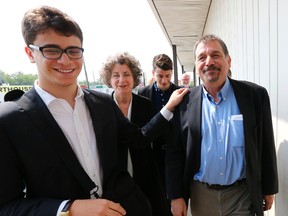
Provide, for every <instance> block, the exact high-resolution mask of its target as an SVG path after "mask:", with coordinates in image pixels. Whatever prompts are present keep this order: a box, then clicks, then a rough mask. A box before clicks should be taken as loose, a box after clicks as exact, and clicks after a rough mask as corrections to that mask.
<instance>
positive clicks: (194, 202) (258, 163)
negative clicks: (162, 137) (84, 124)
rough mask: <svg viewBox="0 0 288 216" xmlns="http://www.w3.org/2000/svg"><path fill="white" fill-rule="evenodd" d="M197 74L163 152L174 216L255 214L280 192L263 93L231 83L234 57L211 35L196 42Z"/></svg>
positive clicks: (259, 214)
mask: <svg viewBox="0 0 288 216" xmlns="http://www.w3.org/2000/svg"><path fill="white" fill-rule="evenodd" d="M194 54H195V67H196V71H197V73H198V74H199V76H200V78H201V80H202V82H203V85H200V86H197V87H194V88H191V89H190V91H189V94H187V96H186V97H185V99H184V100H183V101H182V102H181V104H180V105H179V109H177V110H175V112H174V117H173V122H174V130H173V131H171V133H170V134H171V136H172V137H171V139H169V140H170V141H171V142H169V144H168V148H167V176H168V177H169V178H167V190H168V197H169V198H171V199H172V202H171V204H172V213H173V215H174V216H182V215H186V214H187V206H186V202H187V201H188V199H190V207H191V213H192V215H193V216H200V215H201V216H202V215H209V216H216V215H225V216H226V215H227V216H228V215H246V216H248V215H251V216H252V215H253V216H254V215H257V216H263V215H264V213H263V210H264V211H266V210H268V209H270V208H271V206H272V204H273V200H274V194H276V193H277V192H278V177H277V166H276V153H275V143H274V135H273V127H272V118H271V110H270V102H269V96H268V93H267V91H266V89H265V88H263V87H261V86H259V85H256V84H254V83H251V82H245V81H237V80H233V79H231V78H229V77H228V71H229V68H230V66H231V58H230V55H229V52H228V49H227V47H226V45H225V43H224V42H223V41H222V40H221V39H220V38H218V37H217V36H214V35H206V36H203V37H202V38H200V39H199V41H198V42H197V43H196V45H195V48H194Z"/></svg>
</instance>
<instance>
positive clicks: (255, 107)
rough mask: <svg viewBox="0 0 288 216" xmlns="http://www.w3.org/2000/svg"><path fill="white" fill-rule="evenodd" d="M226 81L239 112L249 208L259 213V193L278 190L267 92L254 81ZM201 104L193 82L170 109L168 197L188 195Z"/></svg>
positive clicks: (199, 89)
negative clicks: (172, 129) (192, 85)
mask: <svg viewBox="0 0 288 216" xmlns="http://www.w3.org/2000/svg"><path fill="white" fill-rule="evenodd" d="M230 81H231V85H232V87H233V90H234V93H235V97H236V100H237V103H238V106H239V109H240V112H241V114H242V115H243V124H244V135H245V161H246V178H247V183H248V188H249V192H250V195H251V198H252V203H253V208H254V210H255V212H256V214H257V215H258V216H259V215H263V205H262V201H263V199H262V195H265V194H266V195H269V194H276V193H277V192H278V177H277V167H276V153H275V144H274V135H273V128H272V119H271V110H270V101H269V96H268V93H267V91H266V89H264V88H263V87H260V86H258V85H256V84H253V83H250V82H244V81H236V80H232V79H231V80H230ZM201 106H202V86H197V87H194V88H191V89H190V90H189V93H188V94H187V95H185V97H184V99H183V101H182V103H181V104H180V106H179V107H178V108H177V109H176V110H175V111H174V118H173V119H174V127H175V128H174V131H173V137H172V139H173V140H171V142H170V143H169V145H168V148H167V185H168V189H167V190H168V196H169V198H171V199H175V198H179V197H183V198H185V199H186V200H187V199H188V198H189V194H188V193H189V187H190V184H191V181H192V179H193V176H194V175H195V173H196V172H197V171H198V170H199V167H200V160H201V115H202V111H201V110H202V109H201ZM170 134H172V133H170ZM192 196H193V195H192Z"/></svg>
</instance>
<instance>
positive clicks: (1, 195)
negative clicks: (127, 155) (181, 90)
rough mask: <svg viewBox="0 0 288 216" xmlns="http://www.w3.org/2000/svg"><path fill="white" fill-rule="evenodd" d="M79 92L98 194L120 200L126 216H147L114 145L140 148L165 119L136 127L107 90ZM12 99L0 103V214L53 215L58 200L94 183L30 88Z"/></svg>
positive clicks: (83, 194) (84, 195)
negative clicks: (99, 181)
mask: <svg viewBox="0 0 288 216" xmlns="http://www.w3.org/2000/svg"><path fill="white" fill-rule="evenodd" d="M84 94H85V96H84V98H85V101H86V103H87V106H88V108H89V111H90V115H91V118H92V121H93V126H94V131H95V135H96V139H97V148H98V151H99V160H100V164H101V166H102V169H103V198H107V199H110V200H113V201H115V202H119V203H120V204H121V205H122V206H123V207H124V208H125V209H126V210H127V215H131V216H133V215H135V216H138V215H139V213H140V214H142V215H143V216H145V214H146V213H147V214H148V215H150V212H149V204H148V202H146V201H147V200H146V199H145V197H144V195H143V194H142V193H141V192H140V190H139V189H138V187H137V186H136V184H135V183H134V181H133V180H132V178H131V177H130V175H129V174H128V172H127V171H125V170H122V169H121V168H120V166H119V163H120V160H121V158H119V149H121V148H122V145H124V144H125V145H126V144H128V145H131V146H135V147H139V148H145V147H146V145H149V143H150V142H151V139H154V137H155V136H156V135H158V133H159V131H158V129H157V127H159V126H160V127H166V126H167V125H168V122H167V121H166V120H165V119H164V118H163V116H162V115H161V114H160V115H158V116H156V117H155V118H153V119H152V120H151V122H150V123H149V124H147V125H146V126H145V127H143V128H142V130H141V129H139V128H138V127H136V126H135V125H133V124H132V123H130V122H129V121H128V120H127V119H126V118H125V117H124V115H123V114H122V113H121V111H120V110H119V109H118V107H117V106H116V104H115V103H114V102H113V101H112V100H111V98H110V96H109V95H107V94H103V93H98V92H95V91H87V90H84ZM17 104H18V105H20V106H18V105H17ZM17 104H16V103H15V102H5V103H2V104H0V137H1V144H0V172H1V178H0V215H5V216H10V215H11V216H12V215H13V216H15V215H19V216H20V215H23V216H24V215H25V216H27V215H35V216H38V215H39V216H51V215H53V216H54V215H56V212H57V209H58V207H59V205H60V203H61V202H62V201H63V200H66V199H89V198H90V190H91V189H93V188H94V187H95V185H94V184H93V183H91V180H90V178H89V177H88V175H87V174H86V172H85V171H84V169H83V168H82V166H81V165H80V163H79V162H78V160H77V158H76V156H75V154H74V152H73V150H72V148H71V146H70V144H69V142H68V140H67V139H66V137H65V135H64V134H63V132H62V131H61V129H60V127H59V126H58V124H57V123H56V121H55V120H54V118H53V117H52V115H51V113H50V112H49V110H48V109H47V107H46V105H45V104H44V102H43V101H42V99H41V98H40V97H39V95H38V94H37V93H36V91H35V89H34V88H32V89H31V90H29V91H28V92H27V93H25V94H24V95H23V96H22V97H21V98H20V100H18V101H17ZM161 125H162V126H161ZM143 134H144V135H143ZM148 138H149V139H148ZM24 187H26V189H27V190H26V195H25V194H24V192H23V189H24ZM24 196H25V198H24ZM139 203H140V206H139V208H140V209H141V210H139V209H138V210H137V209H136V210H135V207H132V206H135V205H136V206H137V205H139ZM137 208H138V207H137ZM147 209H148V211H147ZM142 212H143V213H142ZM145 212H146V213H145Z"/></svg>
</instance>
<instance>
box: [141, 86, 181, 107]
mask: <svg viewBox="0 0 288 216" xmlns="http://www.w3.org/2000/svg"><path fill="white" fill-rule="evenodd" d="M179 88H180V87H179V86H177V85H175V84H174V83H171V90H172V91H175V90H176V89H179ZM154 91H155V89H154V84H152V85H149V86H145V87H143V88H140V89H139V90H138V94H139V95H142V96H144V97H147V98H149V99H150V100H151V101H152V103H153V104H154V100H155V99H154ZM157 112H159V110H156V109H155V108H154V113H157Z"/></svg>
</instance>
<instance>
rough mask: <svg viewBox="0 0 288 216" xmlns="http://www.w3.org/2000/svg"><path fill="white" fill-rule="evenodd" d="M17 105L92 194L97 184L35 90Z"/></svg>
mask: <svg viewBox="0 0 288 216" xmlns="http://www.w3.org/2000/svg"><path fill="white" fill-rule="evenodd" d="M17 104H18V105H19V106H20V107H21V108H22V109H23V110H24V112H25V113H26V115H27V116H28V117H29V119H30V120H31V121H32V122H33V123H34V124H35V127H37V128H38V129H39V130H40V131H41V135H43V139H44V140H45V143H47V144H49V145H51V146H52V147H53V149H55V153H56V154H58V155H59V157H60V158H62V161H63V163H64V164H65V166H66V167H67V168H68V169H69V170H70V171H71V173H72V174H73V176H74V177H75V178H76V179H77V180H78V181H79V183H80V184H81V185H82V187H83V188H84V190H86V191H87V192H89V193H90V190H91V189H93V188H94V187H95V184H94V183H93V182H92V180H91V179H90V178H89V176H88V175H87V173H86V172H85V170H84V169H83V168H82V166H81V164H80V163H79V161H78V159H77V157H76V155H75V153H74V151H73V150H72V148H71V146H70V143H69V142H68V140H67V139H66V137H65V135H64V134H63V132H62V130H61V128H60V127H59V125H58V124H57V122H56V121H55V119H54V118H53V116H52V115H51V113H50V112H49V110H48V108H47V107H46V105H45V104H44V102H43V101H42V99H41V98H40V96H39V95H38V94H37V92H36V91H35V89H34V88H32V89H31V90H29V91H28V92H27V93H25V94H24V96H23V97H22V98H21V99H20V100H19V101H17Z"/></svg>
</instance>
